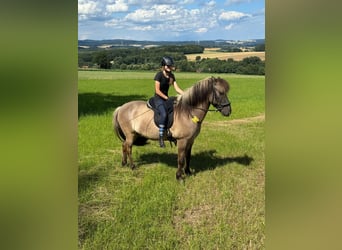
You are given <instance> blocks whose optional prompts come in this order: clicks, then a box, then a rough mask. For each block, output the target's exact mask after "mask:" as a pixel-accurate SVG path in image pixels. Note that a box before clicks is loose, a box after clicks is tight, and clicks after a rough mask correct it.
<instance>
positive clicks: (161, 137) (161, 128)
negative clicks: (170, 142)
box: [159, 124, 165, 148]
mask: <svg viewBox="0 0 342 250" xmlns="http://www.w3.org/2000/svg"><path fill="white" fill-rule="evenodd" d="M164 128H165V126H164V125H162V124H161V125H159V145H160V147H161V148H165V144H164Z"/></svg>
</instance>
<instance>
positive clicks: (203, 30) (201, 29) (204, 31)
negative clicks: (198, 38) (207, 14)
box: [195, 28, 208, 33]
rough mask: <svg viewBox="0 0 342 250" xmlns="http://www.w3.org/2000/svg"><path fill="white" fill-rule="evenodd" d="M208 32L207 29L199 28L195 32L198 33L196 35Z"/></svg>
mask: <svg viewBox="0 0 342 250" xmlns="http://www.w3.org/2000/svg"><path fill="white" fill-rule="evenodd" d="M207 31H208V29H207V28H199V29H197V30H196V31H195V32H196V33H206V32H207Z"/></svg>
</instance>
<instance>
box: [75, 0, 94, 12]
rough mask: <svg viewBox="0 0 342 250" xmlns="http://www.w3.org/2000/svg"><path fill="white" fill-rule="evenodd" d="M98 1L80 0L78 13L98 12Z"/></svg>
mask: <svg viewBox="0 0 342 250" xmlns="http://www.w3.org/2000/svg"><path fill="white" fill-rule="evenodd" d="M98 11H99V10H98V6H97V2H95V1H87V0H79V2H78V14H79V15H89V14H95V13H96V12H98Z"/></svg>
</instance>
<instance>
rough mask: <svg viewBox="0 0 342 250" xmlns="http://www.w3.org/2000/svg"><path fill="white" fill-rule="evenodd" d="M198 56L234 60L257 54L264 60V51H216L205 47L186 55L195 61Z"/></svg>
mask: <svg viewBox="0 0 342 250" xmlns="http://www.w3.org/2000/svg"><path fill="white" fill-rule="evenodd" d="M197 56H200V57H201V59H203V58H218V59H220V60H227V59H228V58H232V59H234V60H235V61H241V60H242V59H244V58H245V57H250V56H257V57H259V58H260V59H261V60H263V61H264V60H265V52H264V51H261V52H218V51H217V49H216V48H205V49H204V52H203V53H202V54H190V55H186V57H187V59H188V60H189V61H195V60H196V57H197Z"/></svg>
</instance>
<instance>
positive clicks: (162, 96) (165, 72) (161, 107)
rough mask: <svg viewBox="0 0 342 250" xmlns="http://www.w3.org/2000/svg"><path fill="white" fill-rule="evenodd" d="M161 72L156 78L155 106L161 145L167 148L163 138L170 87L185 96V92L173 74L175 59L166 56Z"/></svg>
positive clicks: (162, 62)
mask: <svg viewBox="0 0 342 250" xmlns="http://www.w3.org/2000/svg"><path fill="white" fill-rule="evenodd" d="M161 66H162V68H161V71H160V72H158V73H157V74H156V75H155V77H154V81H155V98H154V99H155V104H156V108H157V109H158V111H159V115H160V116H159V117H160V120H159V123H158V124H159V125H158V127H159V144H160V147H162V148H163V147H165V144H164V140H163V136H164V130H165V126H166V119H167V113H166V106H165V102H166V100H167V99H168V98H169V96H168V92H169V87H170V85H173V87H174V88H175V90H176V92H177V93H178V94H180V95H181V94H183V90H182V89H181V88H180V87H179V86H178V84H177V82H176V78H175V75H174V74H173V73H172V71H173V70H175V66H174V62H173V59H172V58H171V57H169V56H164V57H163V59H162V61H161Z"/></svg>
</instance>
